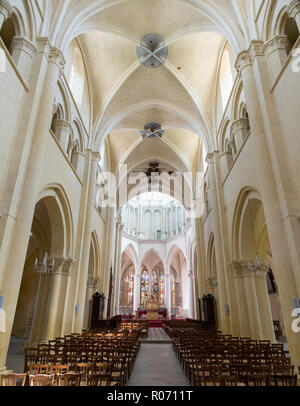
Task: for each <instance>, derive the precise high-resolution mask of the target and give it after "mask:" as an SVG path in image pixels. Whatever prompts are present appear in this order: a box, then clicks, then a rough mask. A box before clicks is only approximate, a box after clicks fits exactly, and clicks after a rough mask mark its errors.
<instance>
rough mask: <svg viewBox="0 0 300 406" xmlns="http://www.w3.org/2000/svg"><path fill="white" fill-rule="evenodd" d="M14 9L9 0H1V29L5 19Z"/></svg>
mask: <svg viewBox="0 0 300 406" xmlns="http://www.w3.org/2000/svg"><path fill="white" fill-rule="evenodd" d="M12 12H13V9H12V6H11V5H10V4H9V2H8V1H7V0H0V30H1V28H2V25H3V23H4V21H5V20H6V19H7V18H9V17H10V16H11V15H12Z"/></svg>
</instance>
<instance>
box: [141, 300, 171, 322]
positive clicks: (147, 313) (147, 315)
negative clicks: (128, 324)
mask: <svg viewBox="0 0 300 406" xmlns="http://www.w3.org/2000/svg"><path fill="white" fill-rule="evenodd" d="M136 317H137V318H138V319H147V320H162V319H166V317H167V309H164V308H159V306H158V303H157V302H154V301H153V302H152V301H150V302H147V304H146V309H139V310H138V311H137V312H136Z"/></svg>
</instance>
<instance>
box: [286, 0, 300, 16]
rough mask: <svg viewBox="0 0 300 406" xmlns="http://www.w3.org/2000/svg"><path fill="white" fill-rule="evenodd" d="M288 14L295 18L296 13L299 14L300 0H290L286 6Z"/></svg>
mask: <svg viewBox="0 0 300 406" xmlns="http://www.w3.org/2000/svg"><path fill="white" fill-rule="evenodd" d="M288 14H289V16H290V17H291V18H296V16H297V15H298V14H300V1H299V0H293V1H291V3H290V5H289V7H288Z"/></svg>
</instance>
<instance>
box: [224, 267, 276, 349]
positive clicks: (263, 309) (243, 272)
mask: <svg viewBox="0 0 300 406" xmlns="http://www.w3.org/2000/svg"><path fill="white" fill-rule="evenodd" d="M232 265H233V268H234V270H235V276H236V278H240V280H242V279H243V280H244V289H243V287H242V286H241V285H240V286H239V287H238V289H239V290H240V299H241V301H240V303H239V306H241V315H240V321H243V320H244V323H245V325H246V322H248V323H249V327H250V328H249V330H250V334H251V338H253V339H260V340H270V341H271V342H275V335H274V328H273V321H272V314H271V306H270V300H269V296H268V291H267V281H266V272H267V268H266V266H264V265H262V264H261V263H259V262H257V261H241V262H235V263H233V264H232ZM244 295H245V297H246V299H247V309H246V303H245V300H244ZM246 313H248V318H246V317H245V315H246ZM242 327H244V326H243V325H242ZM246 331H247V330H246Z"/></svg>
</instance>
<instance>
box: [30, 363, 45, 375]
mask: <svg viewBox="0 0 300 406" xmlns="http://www.w3.org/2000/svg"><path fill="white" fill-rule="evenodd" d="M48 373H49V365H48V364H31V365H29V374H30V375H47V374H48Z"/></svg>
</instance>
